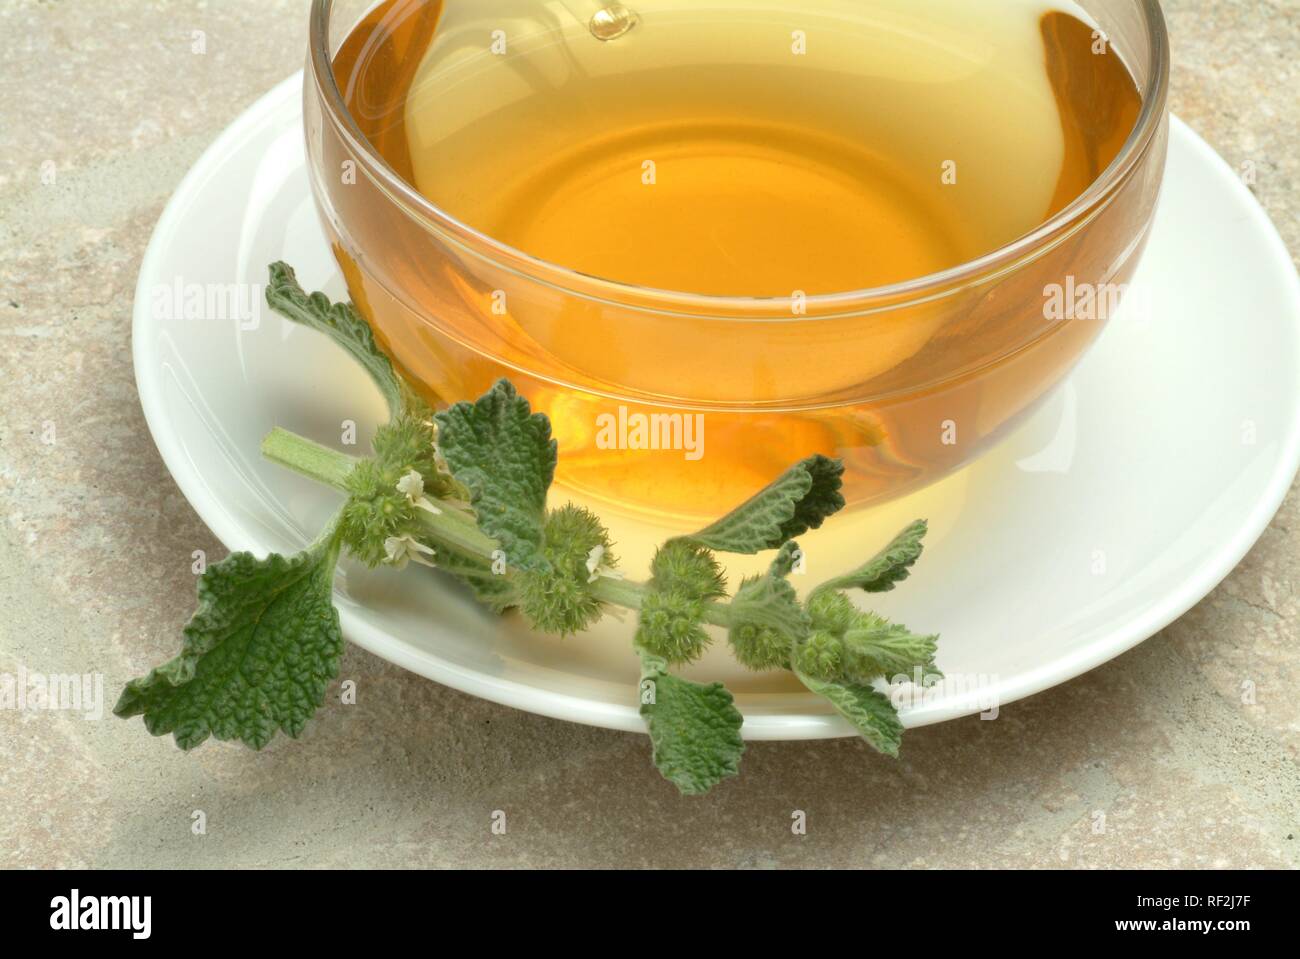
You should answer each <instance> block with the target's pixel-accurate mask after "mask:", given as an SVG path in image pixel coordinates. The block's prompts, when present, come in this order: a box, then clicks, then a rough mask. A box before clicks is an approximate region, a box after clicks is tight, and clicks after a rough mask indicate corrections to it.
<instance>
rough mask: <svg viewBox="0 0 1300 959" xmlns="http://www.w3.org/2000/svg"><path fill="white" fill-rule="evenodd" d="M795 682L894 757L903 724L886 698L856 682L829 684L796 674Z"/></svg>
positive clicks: (896, 752)
mask: <svg viewBox="0 0 1300 959" xmlns="http://www.w3.org/2000/svg"><path fill="white" fill-rule="evenodd" d="M795 675H797V676H798V677H799V681H800V682H802V683H803V684H804V685H805V686H807V687H808V688H809V689H811V690H812V691H813V692H814V693H816V694H817V695H818V696H821V697H822V698H823V699H825V700H826V701H827V702H829V703H830V704H831V705H832V706H834V707H835V711H836V712H838V713H839V714H840V715H841V716H843V717H844V718H845V719H847V720H848V721H849V722H850V723H852V724H853V728H854V729H856V730H857V731H858V733H859V734H860V735H861V736H862V738H863V739H865V740H866V741H867V742H868V743H870V744H871V745H872V746H874V747H875V748H876V749H877V750H879V751H880V752H882V753H884V754H885V755H886V756H893V757H894V758H895V759H897V758H898V747H899V744H900V743H901V742H902V739H903V724H902V723H901V722H899V721H898V711H897V710H896V709H894V704H893V703H891V702H890V701H889V697H888V696H886V695H884V694H883V693H881V692H879V691H878V690H875V689H872V688H871V687H870V686H861V685H858V684H856V683H833V682H827V681H825V680H821V679H814V678H813V677H811V676H805V675H804V674H803V673H796V674H795Z"/></svg>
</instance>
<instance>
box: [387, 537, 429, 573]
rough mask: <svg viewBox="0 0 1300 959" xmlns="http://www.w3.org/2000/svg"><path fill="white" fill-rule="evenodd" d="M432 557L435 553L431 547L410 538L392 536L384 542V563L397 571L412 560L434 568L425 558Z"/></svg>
mask: <svg viewBox="0 0 1300 959" xmlns="http://www.w3.org/2000/svg"><path fill="white" fill-rule="evenodd" d="M422 553H423V554H424V555H423V556H422V555H421V554H422ZM432 555H434V552H433V550H432V549H431V548H430V547H428V546H425V545H424V544H423V543H420V542H417V541H416V540H414V539H412V538H411V537H410V536H390V537H388V539H386V540H384V556H385V560H384V561H385V562H386V563H388V564H389V565H390V566H394V567H396V568H397V569H403V568H404V567H405V566H406V564H407V562H408V561H410V560H415V561H416V562H417V563H423V564H424V565H425V566H433V565H434V564H433V563H431V562H429V560H427V559H425V558H424V557H425V556H432Z"/></svg>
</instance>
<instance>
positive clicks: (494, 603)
mask: <svg viewBox="0 0 1300 959" xmlns="http://www.w3.org/2000/svg"><path fill="white" fill-rule="evenodd" d="M434 565H435V566H437V568H438V569H440V570H442V571H443V572H444V573H450V574H451V575H452V576H455V577H456V578H457V579H458V580H460V581H461V582H462V583H464V584H465V585H466V586H468V587H469V588H470V589H471V590H473V591H474V598H475V599H477V600H478V601H479V602H480V603H482V604H483V605H484V606H486V607H487V608H488V609H490V610H492V612H494V613H504V612H505V611H506V610H507V609H509V608H510V607H512V606H516V605H518V604H519V594H518V591H517V590H516V589H515V587H514V585H513V584H512V583H511V581H510V578H509V577H508V576H505V575H503V574H500V573H494V572H492V563H491V562H490V561H488V560H485V559H480V558H479V557H477V556H470V555H467V554H463V553H460V552H457V551H455V550H452V549H450V548H448V547H446V546H443V547H440V548H439V549H438V555H437V558H436V559H435V560H434Z"/></svg>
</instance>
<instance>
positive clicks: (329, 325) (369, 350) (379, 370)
mask: <svg viewBox="0 0 1300 959" xmlns="http://www.w3.org/2000/svg"><path fill="white" fill-rule="evenodd" d="M269 269H270V274H271V281H270V283H269V284H268V285H267V287H266V302H267V304H268V305H269V306H270V307H271V309H273V310H275V312H277V313H279V314H280V315H281V316H283V317H285V318H286V319H289V320H292V321H293V322H295V323H301V324H302V325H303V326H307V327H311V328H312V329H313V330H316V331H317V332H320V333H324V334H325V335H326V336H328V337H329V338H330V339H332V340H333V341H334V342H335V343H337V344H338V345H339V346H341V347H343V349H345V350H347V352H348V354H349V355H350V356H351V357H352V358H353V359H354V360H356V361H357V363H359V364H360V365H361V367H362V369H364V370H365V371H366V373H368V374H369V376H370V378H371V379H372V380H373V381H374V383H375V385H376V386H377V387H379V392H381V393H383V394H384V399H385V400H386V401H387V403H388V411H389V413H391V414H392V415H393V416H396V415H397V414H398V413H400V412H401V411H402V410H403V409H405V408H407V407H408V406H410V405H412V404H413V403H417V402H418V401H416V400H415V398H414V394H412V393H411V392H410V389H409V388H408V387H407V386H406V384H405V383H404V382H403V381H402V379H401V378H400V377H399V376H398V375H397V373H396V372H395V371H394V370H393V364H392V362H391V361H390V360H389V359H388V357H387V356H385V355H384V354H383V352H382V351H381V350H380V349H379V346H378V345H377V344H376V343H375V336H374V334H373V333H372V332H371V330H370V325H369V324H368V323H366V321H365V319H364V318H363V317H362V316H361V314H360V313H358V312H357V309H356V307H354V306H353V305H352V304H351V303H331V302H330V299H329V297H327V296H326V295H325V294H324V293H311V294H308V293H307V292H306V291H304V290H303V288H302V287H301V286H299V285H298V279H297V277H296V276H295V275H294V272H293V267H291V266H289V264H287V263H278V262H277V263H272V264H271V266H270V268H269Z"/></svg>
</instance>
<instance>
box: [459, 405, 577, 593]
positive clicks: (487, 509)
mask: <svg viewBox="0 0 1300 959" xmlns="http://www.w3.org/2000/svg"><path fill="white" fill-rule="evenodd" d="M434 419H435V420H436V421H437V424H438V448H439V450H441V452H442V455H443V458H444V459H445V460H446V461H447V465H448V466H449V467H450V468H451V474H452V476H453V477H455V479H456V481H457V482H459V483H460V484H461V485H463V486H464V487H465V488H466V489H468V490H469V494H470V505H471V506H472V507H473V509H474V513H475V515H476V516H477V517H478V525H479V528H480V529H481V530H482V531H483V532H484V533H486V534H487V535H488V536H491V537H492V538H493V539H495V540H496V541H497V542H499V543H500V544H501V548H502V549H503V550H504V551H505V554H506V560H507V562H509V564H510V565H511V566H513V567H516V568H518V569H531V568H545V565H546V560H545V557H544V556H543V555H542V545H543V526H544V522H545V509H546V491H547V489H549V488H550V485H551V480H552V478H554V476H555V460H556V452H557V451H556V443H555V440H553V439H551V423H550V420H548V419H547V418H546V417H545V416H544V415H543V414H541V413H533V412H531V410H530V409H529V406H528V401H527V400H525V399H524V398H523V397H522V396H520V395H519V394H518V393H516V392H515V388H514V387H513V386H511V385H510V382H509V381H508V380H499V381H498V382H497V384H496V385H495V386H494V387H492V389H491V390H489V391H488V392H487V393H485V394H483V396H481V397H479V399H478V400H477V401H476V402H474V403H463V402H462V403H457V404H455V405H454V406H452V407H450V408H448V409H446V410H443V411H442V412H440V413H437V414H435V415H434Z"/></svg>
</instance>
